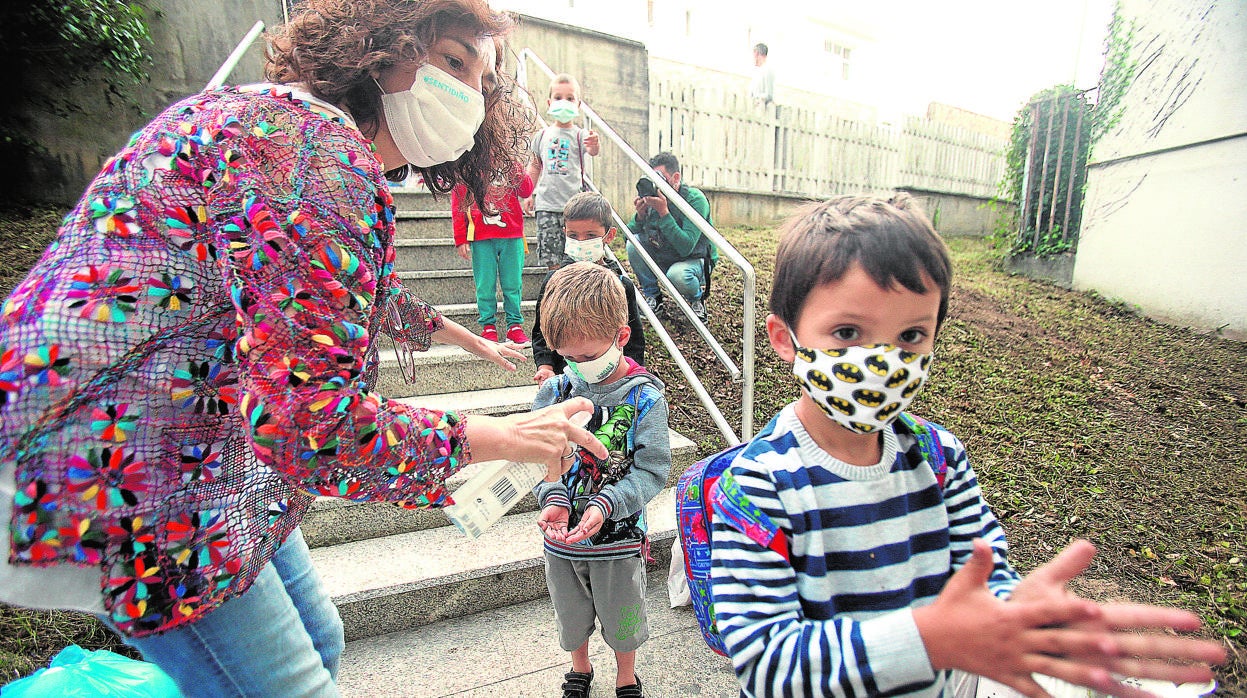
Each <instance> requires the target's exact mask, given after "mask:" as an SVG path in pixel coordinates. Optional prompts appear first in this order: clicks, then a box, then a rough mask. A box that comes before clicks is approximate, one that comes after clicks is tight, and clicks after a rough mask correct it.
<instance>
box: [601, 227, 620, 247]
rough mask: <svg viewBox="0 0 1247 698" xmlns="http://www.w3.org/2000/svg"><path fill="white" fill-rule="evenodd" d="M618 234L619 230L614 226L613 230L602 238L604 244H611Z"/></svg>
mask: <svg viewBox="0 0 1247 698" xmlns="http://www.w3.org/2000/svg"><path fill="white" fill-rule="evenodd" d="M617 232H619V229H618V228H616V227H615V226H613V225H612V226H611V229H610V230H608V231H606V234H605V235H603V236H602V242H603V243H604V244H607V245H609V244H611V240H614V239H615V233H617Z"/></svg>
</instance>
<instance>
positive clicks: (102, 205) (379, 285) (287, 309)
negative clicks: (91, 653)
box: [0, 86, 469, 637]
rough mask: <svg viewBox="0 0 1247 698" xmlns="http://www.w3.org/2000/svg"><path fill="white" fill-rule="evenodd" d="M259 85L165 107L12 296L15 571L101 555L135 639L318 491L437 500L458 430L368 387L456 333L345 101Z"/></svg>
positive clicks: (193, 598)
mask: <svg viewBox="0 0 1247 698" xmlns="http://www.w3.org/2000/svg"><path fill="white" fill-rule="evenodd" d="M296 94H297V93H293V92H292V91H291V90H289V89H285V88H279V87H274V86H267V87H263V88H255V89H237V88H226V89H222V90H216V91H211V92H205V93H203V94H200V95H196V96H193V97H190V98H188V99H185V100H183V101H181V102H179V103H178V104H175V105H173V106H172V107H170V108H169V109H168V110H166V111H165V112H164V113H162V114H161V115H160V116H158V117H157V118H156V119H155V120H154V121H153V122H152V123H151V124H150V125H148V126H147V127H146V128H144V129H143V130H142V131H139V132H138V133H136V134H135V135H134V137H133V138H132V139H131V140H130V142H129V144H127V145H126V146H125V148H123V149H122V150H121V152H120V153H118V154H117V155H116V156H115V157H113V158H112V159H111V160H109V161H108V162H107V163H106V164H105V165H104V168H103V170H102V171H101V172H100V174H99V175H98V176H97V177H96V179H95V181H94V182H92V184H91V185H90V187H89V188H88V189H87V191H86V194H85V196H84V197H83V199H82V201H81V202H80V203H79V204H78V206H77V208H75V209H74V210H73V211H72V212H71V213H70V214H69V215H68V216H67V217H66V218H65V221H64V224H63V226H62V228H61V229H60V233H59V236H58V237H57V239H56V241H55V242H54V243H53V244H52V245H51V246H50V247H49V248H48V250H47V251H46V252H45V253H44V255H43V257H42V258H41V259H40V260H39V262H38V263H37V264H36V265H35V267H34V268H33V269H32V270H31V272H30V274H29V275H28V276H27V277H26V279H25V280H24V281H22V283H21V284H20V285H19V286H18V287H17V288H16V289H15V290H14V291H13V293H12V294H11V295H10V296H9V298H8V299H7V300H6V301H5V303H4V305H3V307H2V308H0V420H2V426H3V432H2V433H3V435H2V436H0V459H3V461H9V462H14V463H15V465H16V484H17V490H18V493H17V497H16V499H15V501H14V514H13V520H12V522H11V525H12V549H11V550H10V552H9V561H10V563H11V564H29V565H36V566H47V565H54V564H73V565H79V566H91V567H98V568H99V569H100V572H101V576H100V586H101V589H102V593H103V601H104V607H105V608H106V609H107V611H108V613H109V615H110V616H111V619H112V621H113V622H114V623H115V624H116V625H117V627H118V628H120V629H121V631H122V632H125V633H127V634H130V635H133V636H136V637H137V636H142V635H146V634H149V633H153V632H160V631H163V630H167V629H169V628H171V627H174V626H177V625H180V624H183V623H188V622H193V621H194V620H195V619H197V618H199V617H200V616H202V615H203V614H205V613H207V612H208V611H210V610H211V609H212V608H214V607H216V606H217V605H219V604H220V603H221V602H223V601H225V600H226V599H228V598H230V597H233V596H236V595H238V594H240V593H242V592H243V591H245V590H246V589H247V588H248V586H249V585H250V584H251V582H252V580H253V579H254V578H255V575H256V574H257V573H258V572H259V571H260V570H261V569H262V568H263V567H264V565H265V564H266V563H267V562H268V561H269V559H270V557H271V556H272V555H273V552H274V550H275V549H276V548H277V547H278V546H279V545H280V544H281V543H282V541H284V540H285V538H286V536H287V534H289V533H290V531H291V530H293V529H294V527H295V526H297V525H298V523H299V521H300V519H301V518H302V516H303V514H304V512H305V511H306V510H307V508H308V506H309V505H310V504H311V503H312V501H313V498H314V496H315V495H333V496H337V497H346V498H350V499H358V500H406V501H407V503H408V504H409V505H410V506H437V505H440V504H442V503H444V502H445V499H446V496H447V494H446V490H445V489H444V486H443V483H444V482H445V480H446V478H447V477H448V476H449V475H450V474H451V473H453V472H455V471H456V470H458V469H459V468H460V467H462V465H463V464H464V462H465V461H467V460H468V459H469V454H468V446H467V442H466V440H465V438H464V422H463V420H462V419H460V418H459V417H458V416H457V415H455V414H453V413H449V412H447V413H442V412H437V411H431V410H421V409H414V408H408V407H405V406H403V405H401V404H398V403H395V402H387V401H386V400H385V399H384V398H381V397H379V396H378V395H376V394H374V393H372V392H371V386H372V385H373V382H374V378H375V374H376V369H377V365H378V360H377V337H378V334H379V333H385V334H389V335H390V336H392V337H393V338H394V340H395V341H396V342H397V343H398V344H399V346H400V351H402V350H412V349H426V348H427V347H428V343H429V341H430V335H431V334H432V333H433V332H435V331H436V330H438V329H440V328H441V326H442V319H441V316H440V315H439V314H438V313H437V311H436V310H434V309H433V308H432V307H430V306H429V305H427V304H426V303H424V302H423V301H420V300H419V299H417V298H415V297H414V296H412V295H411V294H410V293H409V292H408V291H406V290H405V289H404V288H403V286H402V285H401V283H400V282H399V280H398V277H397V275H396V274H395V272H394V248H393V246H392V244H391V240H392V238H393V236H394V215H393V200H392V198H391V196H390V194H389V191H388V189H387V188H386V184H385V181H384V177H383V173H382V171H381V165H380V163H379V162H378V161H377V159H376V158H375V157H374V156H373V154H372V152H371V147H370V144H369V143H368V142H367V141H366V140H365V139H364V138H363V137H362V136H361V135H360V133H359V132H358V131H357V130H356V129H355V128H354V125H353V124H352V123H350V121H349V120H348V119H347V118H345V117H344V116H343V115H342V114H341V113H339V112H336V111H335V110H332V109H330V108H326V107H325V106H324V105H318V104H317V103H315V102H312V101H309V100H305V99H300V98H299V97H298V96H296Z"/></svg>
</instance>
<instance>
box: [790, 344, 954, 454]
mask: <svg viewBox="0 0 1247 698" xmlns="http://www.w3.org/2000/svg"><path fill="white" fill-rule="evenodd" d="M788 335H789V336H790V337H792V346H793V347H794V348H795V349H796V353H797V356H796V359H795V360H794V361H793V364H792V373H793V375H795V376H796V377H797V380H798V381H799V382H800V383H801V387H803V388H805V391H806V392H807V393H808V394H809V396H810V399H812V400H813V401H814V404H816V405H818V406H819V407H820V408H821V409H822V410H823V412H826V413H827V416H828V417H831V419H832V421H834V422H835V423H837V424H839V425H840V426H842V427H844V428H845V429H848V430H849V431H853V432H857V433H858V434H870V433H872V432H876V431H878V430H880V429H883V428H884V427H886V426H888V425H889V424H891V423H892V420H894V419H896V417H897V415H899V414H900V413H901V412H903V411H904V410H905V408H906V407H908V406H909V403H911V402H913V400H914V396H915V395H917V394H918V390H919V389H920V388H922V384H923V383H925V382H926V380H927V373H928V372H929V371H930V369H931V359H932V355H931V354H916V353H914V352H912V351H905V350H904V349H901V348H900V347H897V346H893V345H891V344H869V345H864V346H857V347H845V348H843V349H809V348H806V347H803V346H801V345H799V344H797V336H796V335H794V334H793V333H792V330H791V329H790V330H788Z"/></svg>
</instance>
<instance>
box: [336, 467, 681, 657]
mask: <svg viewBox="0 0 1247 698" xmlns="http://www.w3.org/2000/svg"><path fill="white" fill-rule="evenodd" d="M646 518H647V521H648V524H649V535H650V540H651V546H650V553H651V555H653V557H654V558H655V559H656V560H658V564H659V567H658V569H659V570H665V569H667V563H668V561H669V560H670V555H671V542H672V540H673V539H674V538H675V535H676V531H675V494H674V490H672V489H671V488H667V489H664V490H663V491H662V492H661V493H659V495H658V496H657V497H655V498H654V500H653V501H651V502H650V503H649V507H648V510H647V517H646ZM312 562H313V564H314V565H315V566H316V570H317V572H318V573H319V574H320V577H321V580H322V581H323V582H324V586H325V589H326V590H327V591H328V593H329V595H330V597H331V598H332V599H333V602H334V604H335V605H336V606H337V607H338V612H339V614H341V616H342V622H343V624H344V626H345V629H346V639H347V640H348V641H350V640H357V639H360V638H363V637H373V636H376V635H382V634H385V633H392V632H397V631H400V630H410V629H411V628H416V627H419V626H421V625H427V624H429V623H436V622H438V621H441V620H445V619H448V618H457V617H460V616H465V615H471V614H473V613H480V612H482V611H488V610H492V609H495V608H501V607H503V606H510V605H512V604H517V603H522V602H524V601H532V600H533V599H538V598H541V597H542V596H546V595H547V594H548V593H549V592H548V591H547V589H546V584H545V575H544V571H543V570H544V565H543V561H542V544H541V531H540V530H539V529H538V528H537V512H536V511H529V512H523V513H519V514H508V515H507V516H505V517H503V519H502V521H499V522H498V523H496V524H494V526H493V527H491V528H490V529H489V530H488V531H487V532H486V533H485V534H484V535H483V536H481V537H480V538H478V539H476V540H470V539H468V538H467V537H466V536H464V535H463V534H462V533H460V532H459V530H458V529H457V528H455V527H454V526H441V527H438V528H431V529H427V530H423V531H416V532H414V533H402V534H398V535H392V536H385V537H383V538H372V539H369V540H362V541H355V542H351V543H341V544H338V545H332V546H327V547H322V548H314V549H313V550H312Z"/></svg>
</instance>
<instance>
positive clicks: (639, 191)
mask: <svg viewBox="0 0 1247 698" xmlns="http://www.w3.org/2000/svg"><path fill="white" fill-rule="evenodd" d="M636 195H637V196H640V197H642V198H644V197H646V196H658V186H657V185H655V184H654V180H652V179H650V178H648V177H642V178H640V179H638V180H637V181H636Z"/></svg>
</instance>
